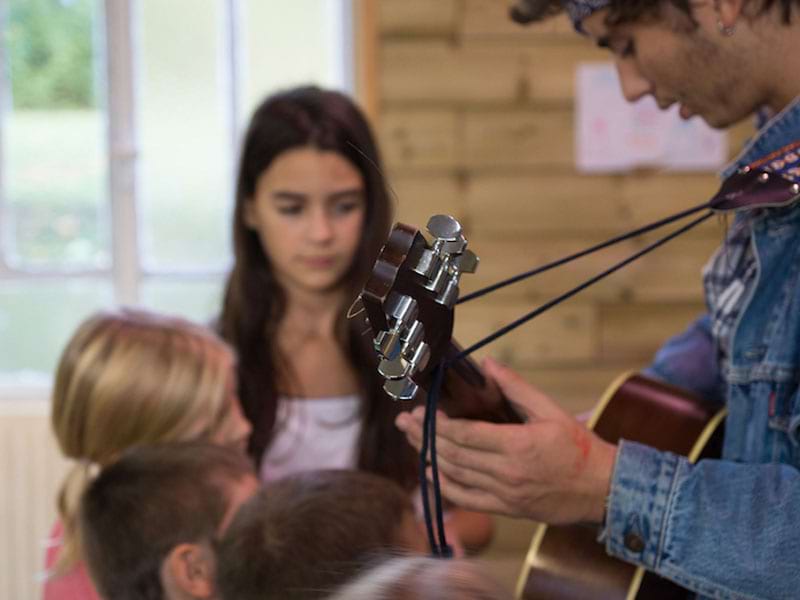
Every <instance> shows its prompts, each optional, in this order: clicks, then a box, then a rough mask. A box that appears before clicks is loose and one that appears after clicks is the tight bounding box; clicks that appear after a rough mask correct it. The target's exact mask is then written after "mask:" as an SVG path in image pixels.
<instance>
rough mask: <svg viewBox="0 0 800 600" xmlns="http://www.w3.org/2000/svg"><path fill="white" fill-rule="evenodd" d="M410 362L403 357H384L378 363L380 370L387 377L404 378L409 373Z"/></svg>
mask: <svg viewBox="0 0 800 600" xmlns="http://www.w3.org/2000/svg"><path fill="white" fill-rule="evenodd" d="M408 370H409V364H408V362H407V361H405V360H403V359H402V358H400V357H398V358H394V359H388V358H384V359H383V360H382V361H381V362H380V364H378V372H379V373H380V374H381V375H383V376H384V377H385V378H386V379H402V378H403V377H405V376H406V375H408Z"/></svg>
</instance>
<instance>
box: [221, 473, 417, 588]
mask: <svg viewBox="0 0 800 600" xmlns="http://www.w3.org/2000/svg"><path fill="white" fill-rule="evenodd" d="M425 548H426V545H425V540H424V537H423V535H422V532H421V530H420V528H419V527H418V526H417V523H416V520H415V518H414V512H413V506H412V504H411V500H410V498H409V496H408V493H407V492H405V491H404V490H403V489H402V488H401V487H400V486H399V485H398V484H396V483H394V482H392V481H390V480H388V479H385V478H383V477H380V476H377V475H373V474H370V473H366V472H363V471H345V470H341V471H337V470H330V471H309V472H306V473H300V474H297V475H293V476H289V477H286V478H284V479H280V480H277V481H275V482H273V483H271V484H269V485H267V486H265V487H264V488H263V489H262V490H261V491H260V492H259V493H258V494H257V495H256V496H255V497H253V498H252V499H251V500H250V501H249V502H248V503H247V504H246V505H244V506H243V507H242V509H241V510H240V511H239V513H238V514H237V516H236V518H235V519H234V521H233V523H232V524H231V526H230V528H229V529H228V531H227V533H226V535H225V536H224V537H223V540H222V542H221V544H220V547H219V553H218V560H219V588H220V594H221V596H222V597H223V598H225V599H226V600H256V599H259V600H266V599H276V600H277V599H280V600H292V599H294V598H321V597H323V596H324V595H325V594H326V593H327V592H329V591H330V590H332V589H335V588H336V587H337V586H338V585H340V584H341V583H343V582H344V581H346V580H348V579H349V578H351V577H352V576H353V575H355V574H356V573H357V572H358V571H359V570H360V569H361V568H362V566H363V565H364V564H365V562H367V561H370V560H372V559H374V557H375V556H376V555H379V554H381V553H383V552H389V553H398V552H424V551H425Z"/></svg>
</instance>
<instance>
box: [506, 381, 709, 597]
mask: <svg viewBox="0 0 800 600" xmlns="http://www.w3.org/2000/svg"><path fill="white" fill-rule="evenodd" d="M724 417H725V409H719V408H718V407H714V406H710V405H709V404H708V403H706V402H705V401H704V400H703V399H702V398H700V397H698V396H696V395H693V394H691V393H690V392H687V391H686V390H682V389H679V388H676V387H673V386H670V385H667V384H664V383H661V382H658V381H655V380H652V379H650V378H648V377H645V376H643V375H638V374H635V375H631V374H626V375H623V376H621V377H620V378H619V379H618V380H617V381H616V382H615V383H614V384H612V386H611V387H610V388H609V389H608V390H607V391H606V394H605V395H604V396H603V399H602V400H601V401H600V403H599V404H598V406H597V408H596V409H595V412H594V414H593V415H592V418H591V420H590V421H589V423H588V426H589V428H591V429H593V430H594V431H595V432H596V433H597V434H598V435H599V436H600V437H602V438H603V439H605V440H607V441H609V442H615V443H616V442H618V441H619V440H620V439H622V438H624V439H626V440H632V441H636V442H641V443H643V444H647V445H649V446H652V447H654V448H657V449H659V450H667V451H670V452H674V453H676V454H682V455H684V456H687V457H688V458H689V459H690V460H691V461H692V462H695V461H697V460H698V459H700V458H707V457H715V456H719V452H720V450H721V444H722V427H721V424H722V421H723V419H724ZM688 596H689V592H687V591H686V590H684V589H683V588H680V587H679V586H677V585H676V584H674V583H672V582H670V581H667V580H666V579H663V578H661V577H658V576H657V575H655V574H653V573H650V572H646V571H645V570H644V569H642V568H637V567H635V566H634V565H631V564H629V563H626V562H624V561H621V560H618V559H616V558H612V557H610V556H608V555H607V554H606V552H605V549H604V547H603V545H602V544H600V543H598V542H597V531H596V529H595V528H594V527H585V526H581V525H571V526H548V525H540V526H539V527H538V529H537V530H536V532H535V533H534V536H533V540H532V542H531V547H530V550H529V551H528V555H527V557H526V559H525V564H524V565H523V568H522V573H521V574H520V579H519V582H518V585H517V597H518V598H521V599H524V600H528V599H530V600H533V599H536V600H590V599H591V600H633V599H641V600H645V599H647V600H672V599H680V598H687V597H688Z"/></svg>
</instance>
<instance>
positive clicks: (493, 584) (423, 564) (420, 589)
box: [328, 556, 512, 600]
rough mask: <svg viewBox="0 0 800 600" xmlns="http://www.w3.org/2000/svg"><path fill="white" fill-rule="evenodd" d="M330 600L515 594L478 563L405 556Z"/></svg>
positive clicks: (455, 599)
mask: <svg viewBox="0 0 800 600" xmlns="http://www.w3.org/2000/svg"><path fill="white" fill-rule="evenodd" d="M328 600H512V595H511V592H509V591H508V590H507V589H506V588H504V587H503V586H501V585H500V584H499V583H498V582H497V581H495V579H494V578H493V577H491V576H490V575H489V574H488V573H487V572H486V570H485V569H484V568H483V567H482V566H481V565H480V564H479V563H477V562H476V561H474V560H470V559H441V558H431V557H428V556H401V557H396V558H391V559H389V560H387V561H385V562H383V563H380V564H378V565H377V566H376V567H373V568H372V569H369V570H367V571H365V572H364V573H362V574H361V575H360V576H359V577H357V578H356V579H354V580H353V581H352V582H351V583H349V584H346V585H345V586H343V587H342V588H340V589H339V590H338V591H337V592H335V593H334V594H333V595H331V596H329V597H328Z"/></svg>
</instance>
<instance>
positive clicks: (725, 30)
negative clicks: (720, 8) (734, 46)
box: [717, 20, 736, 37]
mask: <svg viewBox="0 0 800 600" xmlns="http://www.w3.org/2000/svg"><path fill="white" fill-rule="evenodd" d="M717 29H719V32H720V33H721V34H722V35H723V36H725V37H731V36H732V35H733V34H734V33H736V25H725V23H723V22H722V20H717Z"/></svg>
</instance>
